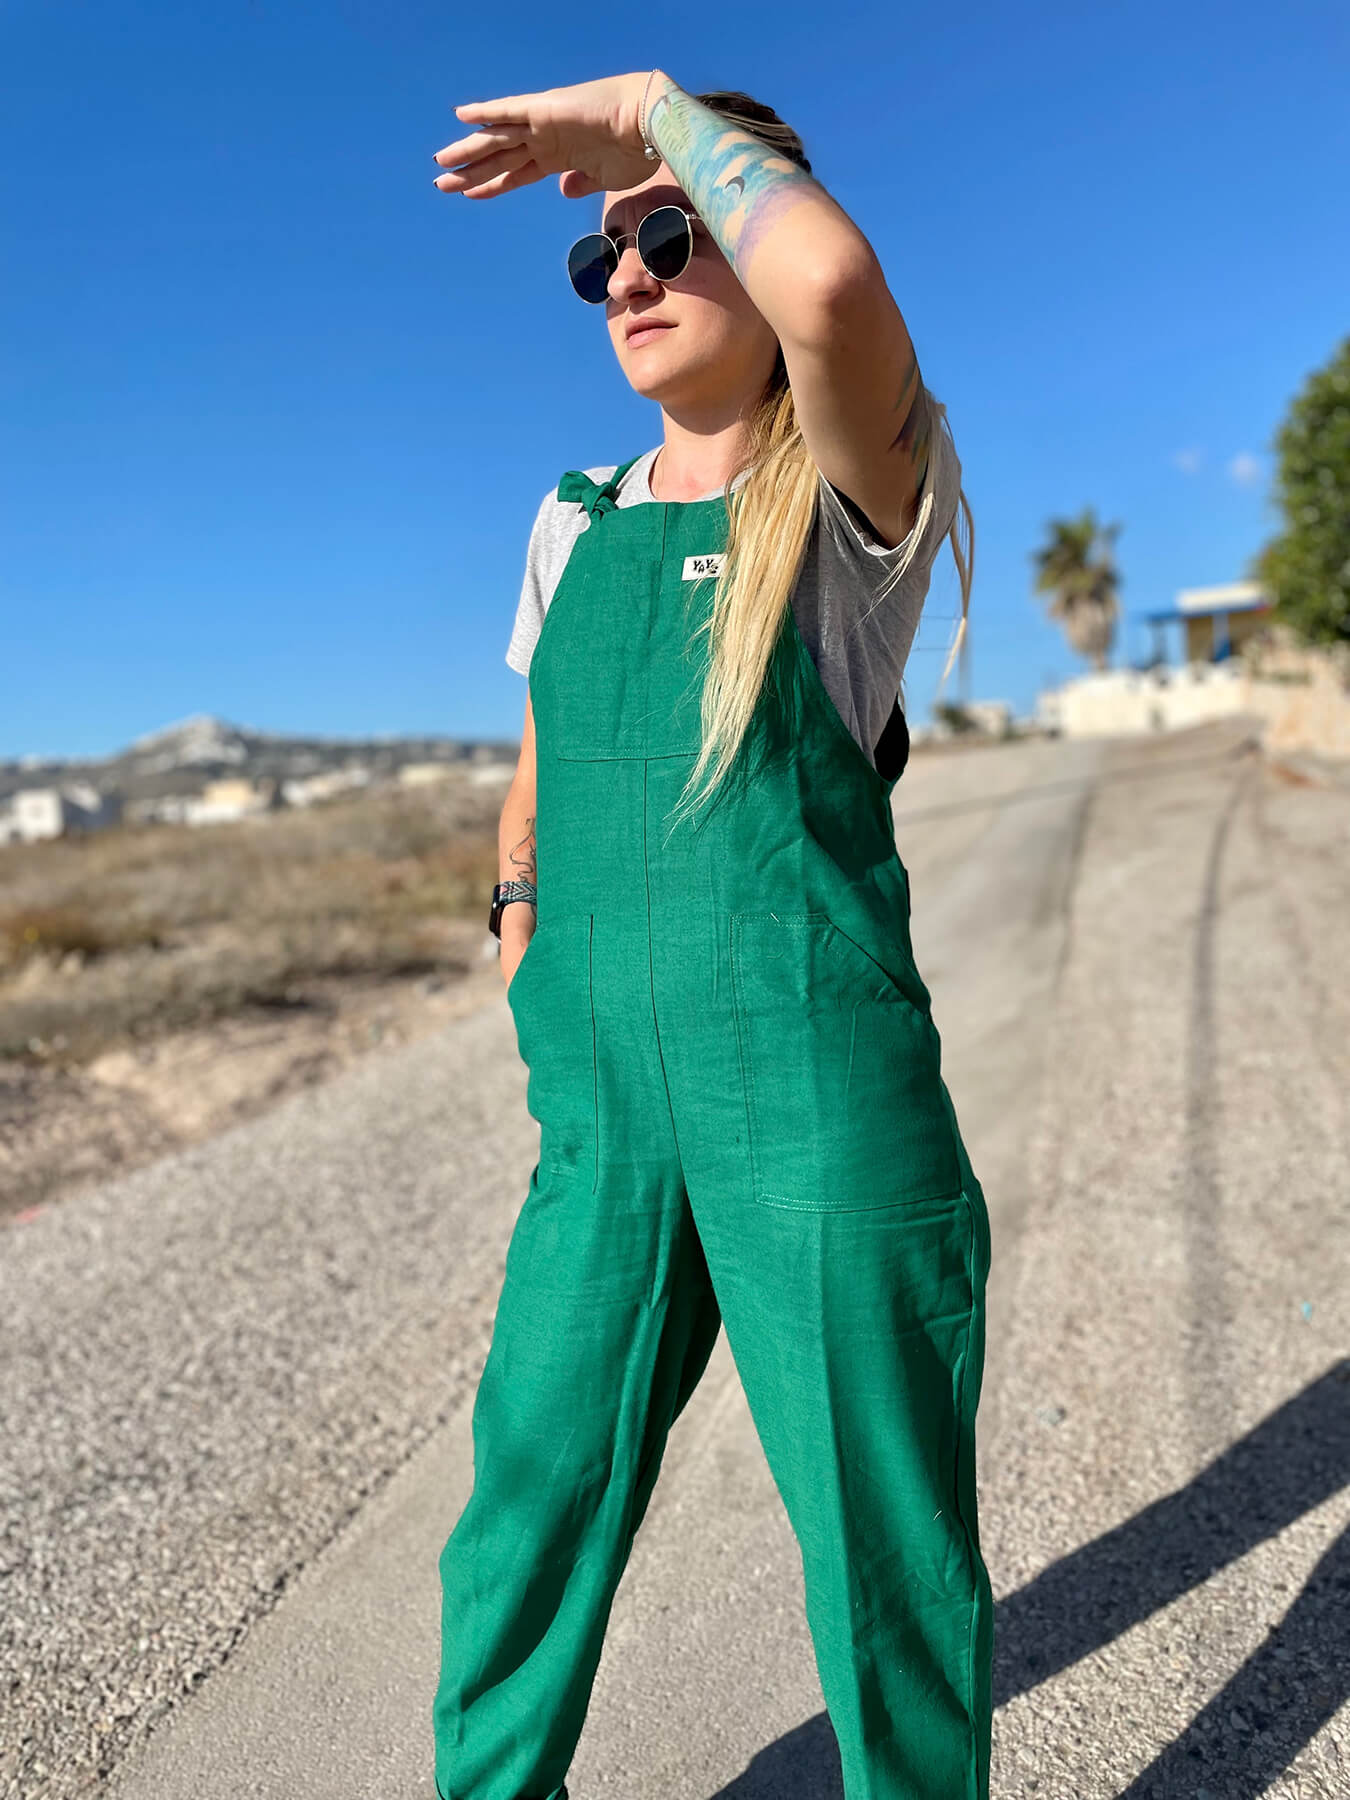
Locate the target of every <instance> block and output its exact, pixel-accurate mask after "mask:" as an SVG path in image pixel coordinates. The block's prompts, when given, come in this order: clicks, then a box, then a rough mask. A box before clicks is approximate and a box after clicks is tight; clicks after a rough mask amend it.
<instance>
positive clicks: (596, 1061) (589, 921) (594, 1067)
mask: <svg viewBox="0 0 1350 1800" xmlns="http://www.w3.org/2000/svg"><path fill="white" fill-rule="evenodd" d="M594 942H595V914H594V913H587V914H586V1003H587V1010H588V1012H589V1013H590V1018H591V1137H592V1139H593V1140H594V1143H595V1163H594V1167H593V1168H592V1170H591V1192H592V1193H595V1191H596V1189H597V1188H598V1187H599V1185H600V1056H599V1052H598V1049H597V1046H596V1042H595V977H594V973H593V969H594V960H593V959H594V948H593V946H594Z"/></svg>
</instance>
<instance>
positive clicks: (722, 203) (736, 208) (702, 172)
mask: <svg viewBox="0 0 1350 1800" xmlns="http://www.w3.org/2000/svg"><path fill="white" fill-rule="evenodd" d="M647 135H648V137H649V138H650V139H651V141H652V143H653V144H655V145H656V148H657V149H658V150H659V151H660V152H661V155H662V157H663V159H664V160H665V162H666V163H667V164H668V165H669V168H670V170H671V173H672V174H673V175H674V177H675V179H676V181H678V182H679V184H680V186H681V187H682V188H683V189H684V191H685V193H686V194H688V196H689V199H690V202H691V203H692V205H693V208H694V211H695V212H696V213H697V214H698V216H699V217H700V218H701V219H702V220H703V222H704V224H705V225H706V226H707V227H708V229H709V231H710V232H711V233H712V235H713V237H714V238H715V239H716V241H717V245H718V247H719V249H720V250H721V251H722V254H723V255H724V256H725V257H726V259H727V261H728V262H729V263H730V264H731V266H732V268H733V269H734V270H735V272H736V275H737V276H738V278H739V279H740V281H741V283H742V284H743V285H744V283H745V277H746V270H747V269H748V268H749V266H750V262H751V259H752V258H753V256H754V254H755V251H756V250H757V249H758V248H759V245H760V243H761V241H762V240H763V238H764V237H765V236H766V235H767V233H768V232H769V231H770V230H771V229H772V228H773V226H775V225H776V224H777V223H778V221H779V220H780V219H781V218H782V217H783V215H784V214H785V213H787V212H790V211H791V210H792V209H793V208H794V207H796V206H799V205H800V204H801V203H802V202H803V201H804V200H807V199H815V200H817V201H818V200H821V199H826V200H828V196H827V195H826V193H825V190H824V188H822V187H821V185H820V183H819V182H818V181H817V180H816V179H815V178H814V177H813V176H811V175H808V174H807V173H806V171H805V170H804V169H801V168H799V167H798V166H797V164H796V163H794V162H792V161H791V160H790V158H788V157H786V156H779V155H778V154H777V152H776V151H774V150H771V149H770V148H769V146H768V145H767V144H765V143H764V141H763V140H762V139H761V138H757V137H754V136H753V135H752V134H751V133H750V132H748V131H742V130H741V129H740V128H739V127H737V126H734V125H730V124H728V123H727V121H726V120H725V119H724V118H723V117H722V116H721V114H720V113H716V112H714V111H713V109H712V108H711V107H710V106H704V105H703V104H702V102H701V101H698V100H695V99H694V97H693V95H692V94H686V93H685V91H684V89H683V88H682V87H680V86H678V85H677V83H675V82H673V81H672V80H671V79H670V77H669V76H668V75H665V74H663V73H661V72H660V71H658V73H657V75H656V77H655V79H654V80H653V82H652V86H651V100H650V103H649V105H648V108H647ZM831 204H833V203H831Z"/></svg>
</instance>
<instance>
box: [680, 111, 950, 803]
mask: <svg viewBox="0 0 1350 1800" xmlns="http://www.w3.org/2000/svg"><path fill="white" fill-rule="evenodd" d="M694 98H695V99H696V100H698V101H699V102H701V104H702V105H704V106H708V107H711V108H712V109H713V110H714V111H715V112H718V113H721V114H722V116H723V117H724V118H725V119H727V120H729V121H730V122H731V123H732V124H734V125H737V126H739V127H740V128H741V129H743V130H745V131H749V132H753V133H754V135H755V136H756V137H758V138H760V139H762V140H763V142H764V143H766V144H768V145H769V146H770V147H771V148H772V149H773V150H775V151H776V152H777V153H778V154H779V155H781V156H786V157H789V158H790V159H791V160H792V161H793V162H795V163H797V164H798V165H799V166H800V167H801V168H802V169H804V170H805V172H806V173H807V174H808V175H809V174H810V173H811V164H810V163H809V162H808V161H807V158H806V154H805V151H804V150H803V148H802V141H801V139H800V138H799V137H798V135H797V133H796V132H795V131H794V130H793V129H792V127H791V126H790V125H787V124H785V123H784V122H783V120H782V119H780V118H779V117H778V115H777V113H775V112H774V111H773V110H772V109H771V108H770V107H767V106H765V105H763V104H762V103H761V102H760V101H758V100H755V99H753V98H752V97H751V96H750V95H749V94H745V93H741V92H740V91H738V90H728V89H718V90H716V91H715V92H712V93H705V94H696V95H695V96H694ZM916 404H919V405H926V406H927V407H928V409H929V417H930V422H931V425H932V430H933V433H934V445H933V448H932V449H930V453H929V454H930V462H931V460H932V457H933V456H935V455H936V454H937V451H936V442H935V434H936V432H937V431H946V432H947V433H948V434H949V436H950V432H951V427H950V425H949V424H948V423H947V409H946V407H945V406H944V405H942V403H941V402H940V401H938V400H935V399H934V398H933V396H932V394H931V393H929V391H928V389H927V388H924V389H923V390H922V392H921V393H920V394H919V396H918V398H917V401H916ZM747 470H748V471H749V473H748V474H747V475H746V479H745V481H744V482H742V483H741V485H740V486H739V487H738V488H737V489H736V491H735V492H734V493H733V491H732V484H733V482H734V481H735V480H736V478H737V477H738V476H739V475H741V474H742V473H744V472H745V471H747ZM819 481H820V475H819V471H818V470H817V468H816V465H815V462H814V460H813V458H812V456H811V453H810V451H809V450H808V449H807V446H806V441H805V439H804V438H803V437H802V434H801V428H800V427H799V426H798V424H797V414H796V408H795V407H794V405H793V399H792V388H791V385H790V384H789V382H788V376H787V366H786V364H785V363H784V360H783V353H782V350H781V349H780V350H779V352H778V356H777V359H776V361H775V363H774V369H773V373H772V374H771V375H770V377H769V380H768V382H767V383H766V385H765V388H764V392H763V393H762V394H761V396H760V398H759V400H758V401H757V402H756V404H755V406H754V409H753V411H752V412H751V414H750V417H749V419H748V420H747V421H746V434H745V449H744V452H743V454H742V456H741V458H740V460H739V461H738V462H737V464H736V466H735V467H734V468H733V469H732V470H731V472H730V474H729V475H728V478H727V484H726V507H727V537H726V550H725V554H724V556H723V560H722V566H721V571H720V573H719V574H718V576H717V585H716V587H715V589H714V592H713V598H712V603H711V608H710V611H709V615H708V618H707V620H706V622H705V624H704V625H703V626H702V627H701V629H702V630H704V631H706V632H707V633H708V637H709V650H708V673H707V678H706V680H705V682H704V685H703V696H702V745H701V748H700V751H699V755H698V759H697V760H696V762H695V763H694V766H693V768H692V769H691V770H690V773H689V779H688V781H687V782H686V784H685V788H684V791H683V794H682V795H681V798H680V801H679V802H678V804H677V806H676V808H675V809H674V813H675V815H676V816H678V815H679V814H680V813H681V811H682V810H686V809H691V808H692V807H694V806H698V805H702V804H703V803H704V802H705V801H707V800H708V799H709V798H710V796H711V795H712V793H713V792H714V790H715V789H716V788H717V786H718V785H719V783H720V782H721V781H722V780H723V779H724V777H725V776H726V775H727V773H728V772H729V770H730V769H731V767H732V765H733V763H734V762H735V760H736V755H737V752H738V751H739V749H740V747H741V742H742V739H743V738H744V736H745V732H746V729H747V727H748V726H749V723H750V719H751V716H752V715H753V713H754V710H755V705H756V703H757V701H758V698H759V693H760V689H761V687H762V686H763V683H764V677H765V674H766V672H767V670H768V666H769V659H770V657H771V655H772V653H773V647H774V644H775V642H776V640H777V638H778V634H779V632H780V630H781V629H782V625H783V621H784V615H785V613H786V611H787V608H788V606H789V605H790V604H791V597H792V589H793V586H794V584H795V582H796V578H797V574H798V571H799V570H800V568H801V561H802V556H803V554H804V552H805V550H806V544H807V539H808V537H809V536H810V531H811V524H812V519H813V516H814V511H815V506H816V501H817V494H818V484H819ZM925 485H928V486H930V491H929V492H928V493H927V494H925V495H924V496H923V497H922V500H921V503H920V507H919V513H918V517H917V519H916V521H915V529H914V531H913V533H912V536H913V539H914V542H913V543H912V544H911V547H910V549H909V551H908V552H907V554H906V555H905V556H904V557H903V558H902V560H901V561H900V563H899V564H898V565H897V567H896V569H895V572H894V574H893V576H892V577H891V578H890V579H889V580H888V581H887V583H886V587H885V588H884V589H883V590H882V593H881V594H879V595H878V597H877V601H876V602H875V604H877V605H879V604H880V602H881V600H882V598H884V596H885V594H886V593H887V592H889V590H890V588H891V586H892V585H893V584H894V582H896V581H898V580H899V579H900V577H901V576H902V575H903V574H904V572H905V570H906V569H907V568H908V567H909V564H910V562H911V561H912V560H913V556H914V553H915V551H916V550H917V549H918V547H919V540H920V538H921V537H922V536H923V533H924V531H925V529H926V527H927V525H928V522H929V519H930V517H931V516H932V511H933V505H934V498H933V494H932V492H931V484H929V483H925ZM963 511H964V513H965V521H966V543H965V546H964V548H963V547H962V544H961V542H960V540H959V536H958V530H959V525H960V520H961V514H962V512H963ZM947 535H948V537H949V539H950V541H951V547H952V557H953V560H954V561H955V563H956V569H957V574H958V575H959V577H960V582H961V621H960V624H959V625H958V626H957V630H956V636H955V639H954V640H953V643H952V647H951V650H950V651H949V653H948V656H947V662H946V666H945V667H944V669H943V671H942V675H941V677H940V679H939V682H938V692H939V693H941V691H942V687H943V684H944V683H945V682H946V679H947V676H948V675H949V674H950V672H951V668H952V664H953V663H954V662H955V660H956V657H957V654H958V652H959V651H960V649H961V646H962V644H963V643H964V641H965V633H966V617H967V614H968V612H969V609H970V589H971V582H972V578H973V572H974V544H975V521H974V519H973V517H972V516H971V511H970V506H969V503H968V502H967V500H966V496H965V490H964V489H962V490H961V493H960V495H959V500H958V506H957V513H956V518H955V520H953V522H952V525H951V527H950V529H949V531H948V534H947ZM705 579H709V578H708V577H705ZM709 765H711V766H712V772H711V774H710V775H709V778H708V780H707V782H706V784H705V786H704V788H703V790H702V792H701V793H698V794H696V795H695V794H693V793H692V789H693V788H694V787H695V786H696V785H697V783H698V781H699V779H700V778H701V777H702V775H703V774H704V772H705V771H706V770H707V769H708V768H709Z"/></svg>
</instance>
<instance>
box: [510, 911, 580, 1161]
mask: <svg viewBox="0 0 1350 1800" xmlns="http://www.w3.org/2000/svg"><path fill="white" fill-rule="evenodd" d="M593 923H594V920H593V915H592V914H591V913H573V914H570V915H564V916H563V917H562V918H559V919H552V918H550V919H548V920H547V921H543V922H541V923H540V924H538V925H536V926H535V929H534V935H533V936H532V937H531V939H530V941H529V944H528V945H527V946H526V949H525V954H524V955H523V956H522V957H521V959H520V962H519V963H518V964H517V966H516V972H515V974H514V975H513V976H512V977H511V980H510V982H509V983H508V984H507V989H506V999H507V1004H508V1005H509V1006H510V1008H511V1013H512V1016H513V1018H514V1019H515V1024H516V1044H517V1047H518V1048H519V1050H520V1055H521V1060H522V1061H523V1062H524V1064H525V1066H526V1068H527V1069H528V1071H529V1080H528V1083H527V1086H526V1092H525V1104H526V1106H527V1107H528V1109H529V1112H530V1116H531V1117H532V1118H533V1119H534V1120H536V1122H537V1123H538V1126H539V1161H540V1165H541V1166H542V1167H543V1168H546V1169H552V1170H554V1171H557V1172H559V1173H561V1174H566V1175H574V1176H576V1177H577V1179H579V1180H583V1181H585V1182H586V1184H587V1186H588V1187H589V1188H590V1189H591V1190H592V1191H594V1189H595V1184H596V1169H597V1156H598V1144H599V1138H598V1133H597V1131H596V1103H595V1015H594V1009H593V1004H592V981H591V940H592V928H593Z"/></svg>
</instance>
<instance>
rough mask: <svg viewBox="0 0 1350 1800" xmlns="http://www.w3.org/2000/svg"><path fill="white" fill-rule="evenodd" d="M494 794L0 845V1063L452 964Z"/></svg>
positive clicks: (374, 801) (478, 882)
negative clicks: (355, 978) (349, 982)
mask: <svg viewBox="0 0 1350 1800" xmlns="http://www.w3.org/2000/svg"><path fill="white" fill-rule="evenodd" d="M503 797H504V796H503V793H502V791H501V789H500V788H497V787H479V786H476V785H474V784H472V783H470V782H468V781H467V780H460V779H451V780H447V781H446V782H444V783H439V784H437V785H435V786H433V787H425V788H415V789H400V788H393V787H390V788H383V789H380V790H377V791H374V792H365V793H360V794H357V795H353V796H348V797H345V798H343V799H340V800H335V801H332V802H330V803H328V804H327V805H324V806H322V807H314V808H308V809H306V810H304V811H296V812H286V811H282V812H276V813H270V814H265V815H262V816H261V817H259V818H255V819H249V820H240V821H237V822H234V823H230V824H222V825H208V826H195V827H190V826H169V825H152V826H131V827H125V828H117V829H113V830H109V831H103V832H98V833H93V834H91V835H89V836H88V837H71V838H60V839H53V840H51V841H49V842H45V843H38V844H32V845H17V844H11V845H5V846H0V1056H5V1057H29V1058H39V1059H41V1060H44V1061H50V1060H59V1061H62V1062H83V1061H86V1060H88V1059H89V1058H90V1057H91V1056H93V1055H96V1054H97V1053H98V1052H99V1051H101V1050H103V1049H106V1048H108V1047H110V1046H111V1045H112V1044H115V1043H118V1042H123V1041H126V1040H128V1039H137V1038H139V1039H143V1038H145V1037H146V1036H154V1035H158V1034H160V1033H161V1032H164V1031H167V1030H173V1029H179V1028H182V1027H183V1026H187V1025H193V1024H199V1023H201V1022H203V1021H206V1020H210V1019H212V1018H219V1017H222V1016H225V1015H229V1014H233V1013H237V1012H240V1011H244V1010H249V1009H256V1008H276V1007H301V1006H307V1005H312V1004H318V1003H320V1002H319V1001H317V1000H316V998H315V996H314V995H312V994H308V993H307V992H306V984H307V983H313V982H315V981H317V980H318V979H320V978H323V979H324V980H326V981H327V980H328V979H329V978H331V977H332V976H334V975H362V976H370V975H377V976H378V975H388V976H394V975H399V974H407V973H410V972H417V971H421V970H426V971H428V972H430V971H433V970H446V969H451V970H454V969H462V968H463V967H464V962H463V953H462V950H461V951H460V952H458V953H457V952H456V951H455V949H454V947H453V940H454V935H455V934H454V932H453V930H452V929H451V924H452V922H453V921H455V920H462V919H464V918H471V917H474V916H478V917H481V918H482V919H483V920H484V921H486V916H487V907H488V902H489V900H490V898H491V893H492V884H493V882H494V881H495V880H496V879H497V820H498V816H499V814H500V810H501V804H502V799H503ZM460 938H461V942H462V932H461V933H460ZM329 985H331V982H330V983H329ZM322 1003H323V1004H331V1002H322Z"/></svg>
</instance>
